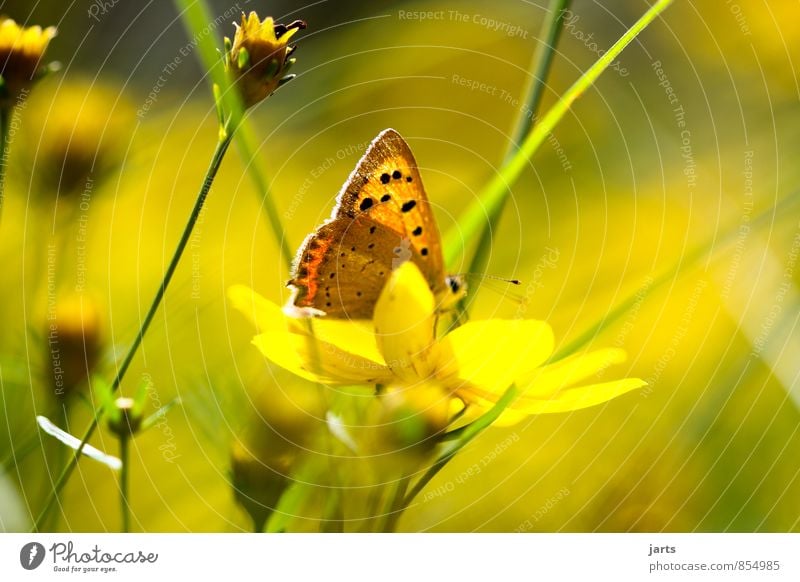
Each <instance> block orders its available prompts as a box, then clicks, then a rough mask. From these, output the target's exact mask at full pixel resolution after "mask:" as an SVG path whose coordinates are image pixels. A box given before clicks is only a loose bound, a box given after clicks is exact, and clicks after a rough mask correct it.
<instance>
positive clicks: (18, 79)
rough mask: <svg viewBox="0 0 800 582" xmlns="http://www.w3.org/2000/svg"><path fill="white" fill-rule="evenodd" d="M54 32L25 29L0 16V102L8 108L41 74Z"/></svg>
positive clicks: (53, 28)
mask: <svg viewBox="0 0 800 582" xmlns="http://www.w3.org/2000/svg"><path fill="white" fill-rule="evenodd" d="M55 35H56V28H55V27H54V26H48V27H47V28H45V29H42V27H41V26H31V27H29V28H25V27H22V26H19V25H18V24H17V23H16V22H14V21H13V20H12V19H10V18H7V17H4V16H3V17H0V77H2V87H0V105H2V106H4V107H8V106H10V105H13V104H14V103H16V102H17V100H18V99H19V98H20V96H22V95H24V92H25V91H26V90H28V89H29V88H30V86H31V85H32V84H33V83H34V82H35V81H36V80H37V79H38V78H39V77H40V76H41V74H42V73H43V72H44V70H45V69H44V68H43V67H41V65H40V63H41V60H42V56H43V55H44V52H45V49H47V45H48V44H49V43H50V41H51V40H52V39H53V37H54V36H55Z"/></svg>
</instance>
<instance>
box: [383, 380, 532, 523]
mask: <svg viewBox="0 0 800 582" xmlns="http://www.w3.org/2000/svg"><path fill="white" fill-rule="evenodd" d="M516 397H517V387H516V386H514V385H513V384H512V385H511V386H509V387H508V390H506V391H505V392H504V393H503V395H502V396H501V397H500V399H499V400H498V401H497V402H496V403H495V405H494V406H492V407H491V408H490V409H489V410H488V411H487V412H486V413H485V414H484V415H483V416H481V417H480V418H478V419H477V420H475V421H474V422H472V423H470V424H468V425H467V426H465V427H463V428H462V429H461V430H462V432H461V435H460V437H459V438H458V440H456V441H454V442H453V443H452V444H445V449H444V451H443V452H442V454H441V455H439V458H438V459H437V460H436V462H435V463H434V464H433V465H431V467H430V469H428V470H427V471H426V472H425V474H424V475H423V476H422V477H421V478H420V480H419V481H417V482H416V484H414V487H413V488H412V489H411V491H410V492H409V493H408V495H406V496H405V498H404V499H403V502H402V504H401V505H400V508H399V511H398V518H399V514H400V513H402V512H403V511H405V510H406V509H407V508H408V506H409V505H410V504H411V502H412V501H413V500H414V498H415V497H416V496H417V495H419V492H420V491H422V490H423V489H424V488H425V486H426V485H427V484H428V483H429V482H430V480H431V479H433V478H434V477H435V476H436V475H437V473H439V471H441V470H442V469H443V468H444V466H445V465H447V463H449V462H450V460H451V459H452V458H453V457H455V456H456V455H457V454H458V453H459V452H460V451H461V449H463V448H464V447H465V446H466V445H467V444H469V443H470V442H471V441H472V440H473V439H474V438H475V437H476V436H478V435H479V434H481V433H482V432H483V431H484V430H485V429H486V428H487V427H488V426H489V425H491V424H492V423H493V422H494V421H495V420H497V418H498V417H499V416H500V415H501V414H502V413H503V411H504V410H505V409H506V408H508V405H509V404H511V403H512V402H513V401H514V399H515V398H516Z"/></svg>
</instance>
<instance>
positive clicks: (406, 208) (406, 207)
mask: <svg viewBox="0 0 800 582" xmlns="http://www.w3.org/2000/svg"><path fill="white" fill-rule="evenodd" d="M416 205H417V201H416V200H409V201H408V202H404V203H403V205H402V206H401V207H400V210H402V211H403V212H408V211H409V210H411V209H412V208H414V207H415V206H416Z"/></svg>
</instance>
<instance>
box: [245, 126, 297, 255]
mask: <svg viewBox="0 0 800 582" xmlns="http://www.w3.org/2000/svg"><path fill="white" fill-rule="evenodd" d="M254 143H255V138H254V137H253V131H252V129H251V126H250V122H249V118H247V117H245V118H244V119H243V120H242V125H241V127H240V128H239V131H237V132H236V146H237V148H238V149H239V155H240V156H241V158H242V160H244V163H245V166H246V169H247V173H248V174H250V178H251V179H252V181H253V184H254V185H255V187H256V190H257V191H258V194H259V195H260V196H261V206H262V208H263V209H264V214H266V215H267V221H268V222H269V225H270V228H271V231H272V235H273V237H274V238H275V243H276V244H277V245H278V248H279V249H280V251H281V257H282V258H283V262H284V263H286V267H287V268H290V267H291V266H292V262H293V261H294V256H293V255H292V251H291V248H290V247H289V241H288V239H287V238H286V230H285V229H284V228H283V223H282V222H281V217H280V214H278V209H277V208H276V207H275V203H274V201H273V198H272V191H271V189H270V186H269V181H268V180H267V176H266V172H265V171H264V169H263V167H262V165H261V162H260V159H259V158H258V156H256V153H255V151H256V148H255V146H254Z"/></svg>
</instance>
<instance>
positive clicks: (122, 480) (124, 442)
mask: <svg viewBox="0 0 800 582" xmlns="http://www.w3.org/2000/svg"><path fill="white" fill-rule="evenodd" d="M130 442H131V439H130V438H129V436H128V435H127V434H123V435H122V436H121V437H120V438H119V458H120V460H121V461H122V469H121V470H120V474H119V503H120V511H121V512H122V533H130V531H131V506H130V504H129V503H128V488H129V486H130V471H129V470H128V460H129V459H130Z"/></svg>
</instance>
